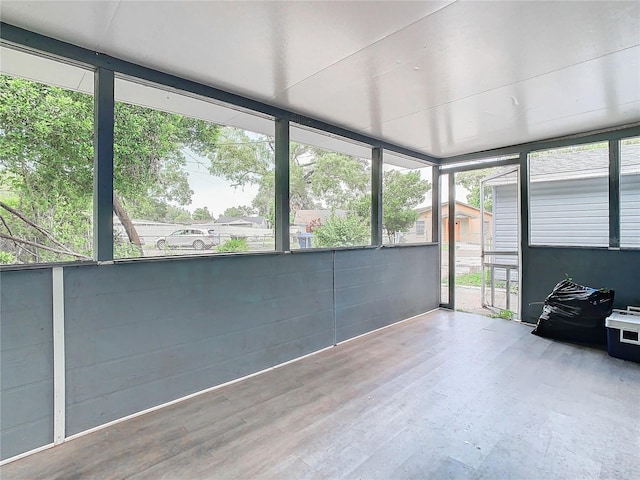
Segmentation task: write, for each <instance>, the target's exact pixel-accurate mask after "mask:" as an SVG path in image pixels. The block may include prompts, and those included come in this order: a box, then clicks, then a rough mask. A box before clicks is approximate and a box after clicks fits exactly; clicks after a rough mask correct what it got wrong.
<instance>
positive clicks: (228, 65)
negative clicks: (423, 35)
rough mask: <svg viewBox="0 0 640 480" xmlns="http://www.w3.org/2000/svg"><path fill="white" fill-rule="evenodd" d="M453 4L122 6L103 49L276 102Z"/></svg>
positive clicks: (105, 39)
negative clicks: (288, 91) (282, 94)
mask: <svg viewBox="0 0 640 480" xmlns="http://www.w3.org/2000/svg"><path fill="white" fill-rule="evenodd" d="M447 3H450V2H442V1H439V2H397V3H396V2H358V3H357V5H356V4H354V3H351V2H120V6H119V8H118V10H117V12H116V15H115V17H114V19H113V21H112V22H111V25H110V28H109V30H108V32H107V35H106V36H105V38H104V41H103V42H102V44H101V45H100V47H102V48H103V49H107V48H108V50H109V52H113V53H114V54H115V55H116V56H119V57H122V58H124V59H127V60H130V61H133V62H137V63H140V64H143V65H145V66H149V67H153V68H158V69H161V70H165V71H167V70H168V71H170V72H171V73H175V74H179V75H182V76H184V77H186V78H189V79H193V80H197V81H201V82H205V83H208V84H214V85H216V86H219V87H221V88H224V89H227V90H230V91H233V92H238V93H243V94H246V95H251V96H253V97H254V98H260V99H268V98H271V97H274V96H277V95H279V94H280V92H283V91H285V90H286V89H287V88H289V87H290V86H292V85H295V84H296V83H298V82H300V81H303V80H304V79H306V78H307V77H309V76H312V75H314V74H316V73H317V72H319V71H322V70H324V69H326V68H328V67H330V66H331V65H333V64H334V63H336V62H338V61H340V60H342V59H343V58H344V57H345V56H349V55H351V54H353V53H355V52H357V51H359V50H361V49H363V48H365V47H367V46H368V45H370V44H371V43H375V42H376V41H378V40H380V39H382V38H384V37H385V36H387V35H389V34H391V33H393V32H395V31H397V30H398V29H400V28H403V27H405V26H406V25H408V24H410V23H412V22H414V21H415V19H416V18H421V17H423V16H425V15H428V14H429V13H432V12H433V11H435V10H438V9H439V8H442V7H443V6H444V5H446V4H447ZM186 26H188V28H185V27H186ZM157 52H162V53H163V54H162V56H158V55H157ZM168 59H171V60H169V61H168Z"/></svg>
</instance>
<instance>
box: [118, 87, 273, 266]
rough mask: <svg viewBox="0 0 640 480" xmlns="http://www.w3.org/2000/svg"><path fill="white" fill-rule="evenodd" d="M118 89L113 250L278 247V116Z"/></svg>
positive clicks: (157, 91)
mask: <svg viewBox="0 0 640 480" xmlns="http://www.w3.org/2000/svg"><path fill="white" fill-rule="evenodd" d="M115 94H116V105H115V132H114V135H115V140H114V256H115V258H127V257H140V256H144V257H148V256H161V255H197V254H210V253H227V252H246V251H264V250H273V249H274V234H273V220H274V219H273V215H274V139H273V129H274V125H273V121H272V120H271V119H264V118H260V117H255V116H252V115H249V114H247V113H243V112H238V111H236V110H233V109H230V108H228V107H226V106H221V105H218V104H214V103H211V102H208V101H205V100H203V99H201V98H193V97H190V96H187V95H182V94H179V93H176V92H172V91H168V90H165V89H161V88H158V87H155V86H149V85H143V84H140V83H136V82H134V81H131V80H127V79H120V78H118V79H116V85H115ZM230 124H234V125H236V126H237V125H252V126H253V127H255V128H256V129H258V130H259V131H260V133H257V132H254V131H249V130H244V129H242V128H237V127H235V126H230Z"/></svg>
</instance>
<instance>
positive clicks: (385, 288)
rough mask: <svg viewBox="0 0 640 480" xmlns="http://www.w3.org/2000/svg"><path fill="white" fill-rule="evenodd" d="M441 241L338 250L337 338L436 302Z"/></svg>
mask: <svg viewBox="0 0 640 480" xmlns="http://www.w3.org/2000/svg"><path fill="white" fill-rule="evenodd" d="M438 255H439V247H438V246H437V245H429V246H420V247H403V248H386V249H385V248H383V249H376V250H354V251H338V252H336V280H335V282H336V287H335V288H336V338H337V340H338V342H340V341H343V340H346V339H349V338H352V337H355V336H357V335H360V334H363V333H366V332H370V331H372V330H375V329H377V328H380V327H384V326H386V325H390V324H392V323H394V322H397V321H399V320H402V319H405V318H408V317H411V316H413V315H417V314H419V313H423V312H426V311H428V310H432V309H434V308H437V307H438V304H439V299H438V289H439V285H440V281H439V271H438Z"/></svg>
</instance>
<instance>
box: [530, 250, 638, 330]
mask: <svg viewBox="0 0 640 480" xmlns="http://www.w3.org/2000/svg"><path fill="white" fill-rule="evenodd" d="M639 265H640V250H608V249H604V248H603V249H592V248H559V247H546V248H545V247H528V248H525V249H524V251H523V258H522V272H523V274H522V276H523V278H522V305H523V308H522V310H523V311H522V319H523V320H524V321H525V322H530V323H535V322H537V320H538V317H539V316H540V314H541V313H542V304H541V303H540V302H544V299H545V298H546V297H547V295H549V294H550V293H551V290H552V289H553V287H554V286H555V285H556V284H557V283H558V282H559V281H561V280H562V279H564V278H565V276H566V275H569V276H570V277H571V278H572V279H573V281H574V282H576V283H579V284H582V285H586V286H589V287H593V288H612V289H614V290H615V299H614V307H615V308H626V307H627V305H640V289H639V288H638V285H640V269H639V268H638V266H639Z"/></svg>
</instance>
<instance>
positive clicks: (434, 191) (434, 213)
mask: <svg viewBox="0 0 640 480" xmlns="http://www.w3.org/2000/svg"><path fill="white" fill-rule="evenodd" d="M441 210H442V209H441V208H440V167H438V166H436V165H434V166H433V167H431V241H432V242H440V212H441ZM440 268H442V266H441V267H440ZM438 278H440V273H439V272H438ZM439 284H440V282H439V281H438V285H439Z"/></svg>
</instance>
